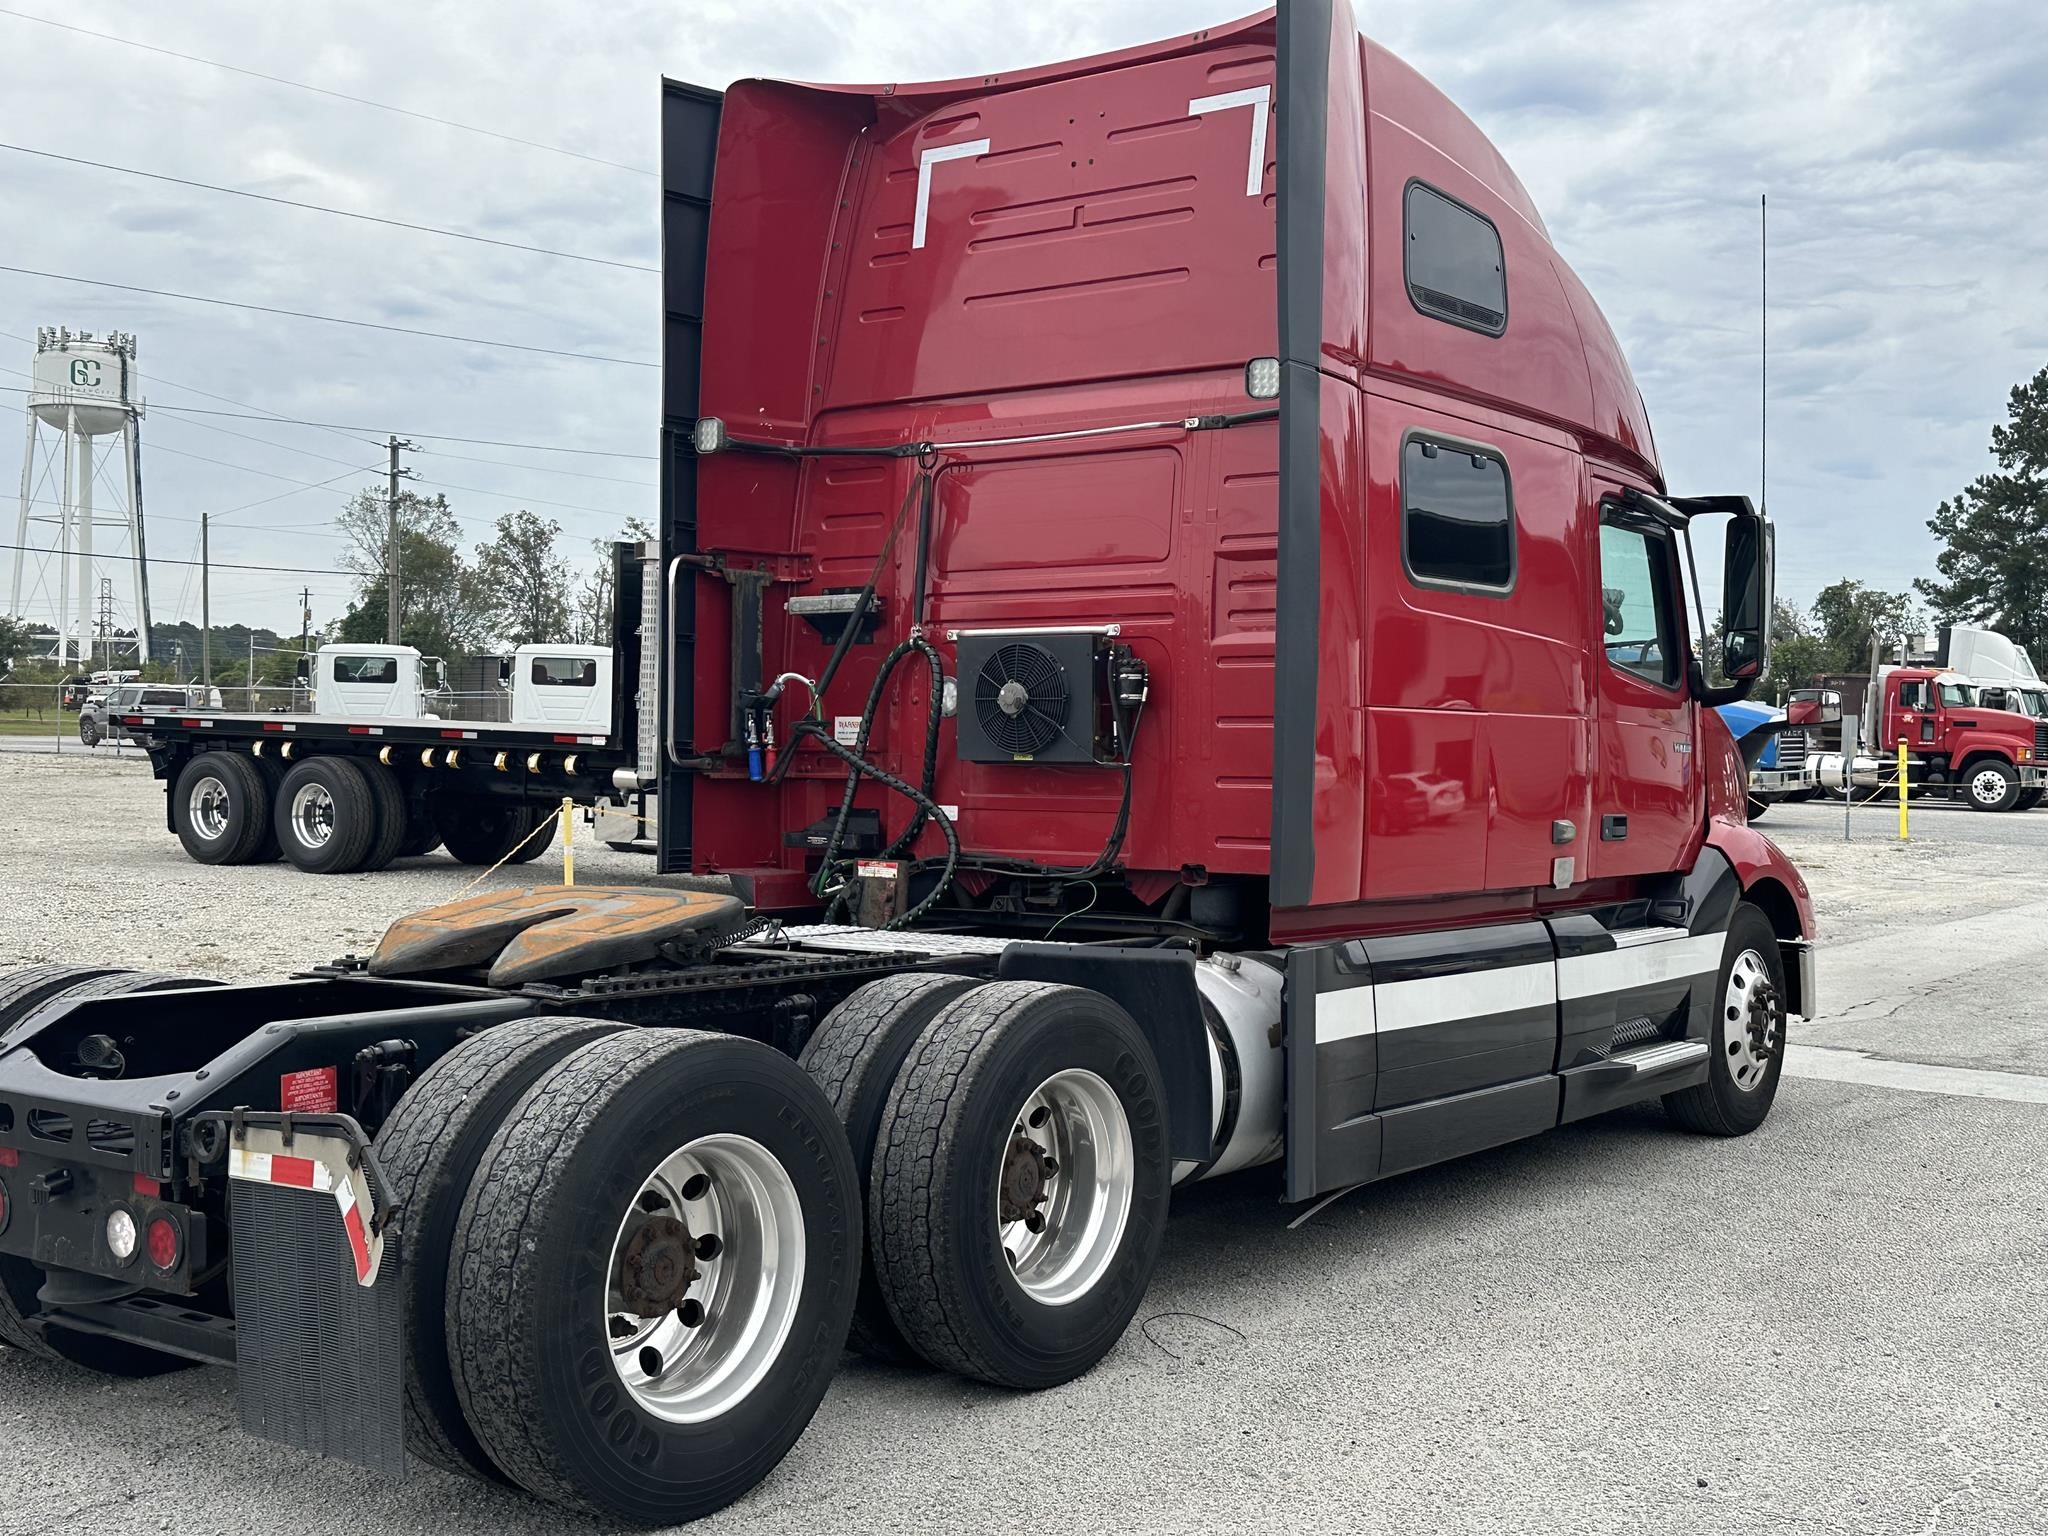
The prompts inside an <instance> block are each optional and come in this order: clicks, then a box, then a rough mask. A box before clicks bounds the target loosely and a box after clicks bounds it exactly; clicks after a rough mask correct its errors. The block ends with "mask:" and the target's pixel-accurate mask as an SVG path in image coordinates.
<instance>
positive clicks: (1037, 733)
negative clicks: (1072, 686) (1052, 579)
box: [974, 642, 1072, 757]
mask: <svg viewBox="0 0 2048 1536" xmlns="http://www.w3.org/2000/svg"><path fill="white" fill-rule="evenodd" d="M1071 704H1072V699H1071V696H1070V695H1069V693H1068V690H1067V673H1066V669H1065V668H1064V667H1062V666H1061V665H1060V664H1059V662H1058V661H1057V660H1055V659H1054V658H1053V656H1052V654H1051V653H1050V652H1049V651H1047V650H1046V649H1045V648H1044V647H1043V646H1038V645H1030V644H1026V643H1022V642H1011V643H1010V644H1007V645H999V646H997V647H996V648H995V649H994V650H993V651H991V652H990V653H989V655H988V659H987V660H985V661H984V662H982V664H981V670H980V671H979V672H978V673H976V674H975V678H974V718H975V721H976V722H977V723H978V724H979V725H980V726H981V729H982V733H983V734H984V735H985V736H986V737H987V738H988V740H989V744H990V745H991V746H993V747H995V748H997V749H998V750H999V751H1002V752H1005V753H1007V754H1008V755H1010V756H1011V757H1037V756H1038V755H1039V754H1040V753H1042V752H1044V751H1045V750H1046V749H1047V748H1048V747H1051V746H1054V745H1055V744H1057V743H1058V742H1059V741H1060V740H1061V739H1062V738H1063V737H1064V736H1065V735H1066V734H1067V714H1068V711H1069V709H1070V707H1071Z"/></svg>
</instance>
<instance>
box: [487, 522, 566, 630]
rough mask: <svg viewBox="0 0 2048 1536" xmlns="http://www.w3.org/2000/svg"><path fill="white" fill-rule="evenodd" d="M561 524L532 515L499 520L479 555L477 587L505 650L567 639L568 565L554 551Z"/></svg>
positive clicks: (559, 535)
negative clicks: (487, 606) (486, 603)
mask: <svg viewBox="0 0 2048 1536" xmlns="http://www.w3.org/2000/svg"><path fill="white" fill-rule="evenodd" d="M561 533H562V525H561V524H560V523H557V522H554V521H552V520H547V521H543V520H542V519H540V518H538V517H536V516H534V515H533V513H531V512H508V513H506V514H505V515H504V516H503V517H501V518H499V519H498V530H497V537H496V538H495V539H494V540H492V542H490V543H489V544H479V545H478V546H477V551H476V577H477V582H478V585H479V586H480V587H481V588H482V590H483V591H484V592H485V593H486V594H488V602H489V608H490V615H491V628H492V631H493V632H494V633H495V634H496V635H497V637H498V640H499V642H500V643H501V644H503V645H504V646H506V647H507V648H510V647H513V646H520V645H545V644H548V643H550V642H557V641H562V640H566V639H568V638H569V562H568V561H567V560H565V559H563V558H562V556H561V554H560V553H559V552H558V551H557V550H556V548H555V540H556V539H558V538H560V537H561Z"/></svg>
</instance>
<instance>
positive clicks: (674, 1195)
mask: <svg viewBox="0 0 2048 1536" xmlns="http://www.w3.org/2000/svg"><path fill="white" fill-rule="evenodd" d="M647 1216H670V1217H673V1218H675V1219H677V1220H680V1221H681V1222H682V1224H683V1226H684V1227H685V1228H686V1229H687V1231H688V1232H689V1234H690V1236H691V1239H692V1247H693V1248H694V1251H695V1258H694V1264H695V1267H696V1269H697V1277H696V1279H695V1280H694V1281H693V1282H691V1283H690V1284H689V1285H688V1286H687V1287H686V1288H684V1289H683V1291H682V1299H681V1300H680V1302H679V1303H678V1305H677V1306H675V1307H674V1308H673V1309H670V1310H667V1311H663V1312H661V1313H659V1314H658V1315H655V1316H651V1317H650V1316H643V1315H641V1314H640V1313H638V1312H636V1311H633V1310H631V1309H630V1308H629V1307H628V1306H627V1305H626V1301H625V1296H626V1276H627V1273H628V1258H627V1255H628V1251H629V1248H630V1247H631V1244H632V1241H633V1238H634V1235H635V1232H636V1231H637V1229H638V1228H639V1226H640V1224H641V1222H642V1220H643V1219H644V1218H645V1217H647ZM707 1238H708V1239H711V1240H712V1242H711V1243H709V1244H707V1243H706V1241H705V1240H706V1239H707ZM803 1279H804V1212H803V1201H802V1199H801V1198H800V1197H799V1196H798V1194H797V1190H796V1184H795V1182H794V1181H793V1180H792V1179H791V1178H790V1176H789V1173H788V1171H787V1170H786V1169H784V1168H783V1166H782V1164H781V1163H780V1162H779V1161H778V1160H777V1159H776V1157H775V1155H774V1154H773V1153H772V1152H770V1151H769V1150H768V1149H767V1148H766V1147H764V1146H762V1145H761V1144H760V1143H759V1142H757V1141H753V1140H750V1139H749V1138H747V1137H745V1136H732V1135H716V1136H700V1137H699V1138H698V1139H697V1140H695V1141H693V1142H690V1143H689V1144H688V1145H686V1146H683V1147H679V1148H678V1149H677V1150H676V1151H674V1152H672V1153H670V1154H669V1155H668V1157H666V1158H664V1159H663V1160H662V1162H661V1165H660V1166H659V1167H657V1168H656V1169H655V1170H654V1172H653V1173H651V1174H649V1175H648V1176H647V1178H646V1179H645V1180H643V1181H642V1182H641V1185H640V1189H639V1192H638V1193H637V1194H636V1195H635V1196H634V1197H633V1201H632V1203H631V1204H630V1205H629V1206H628V1207H627V1210H626V1213H625V1215H624V1216H623V1218H621V1220H620V1222H619V1230H618V1235H617V1237H616V1238H615V1239H614V1240H613V1243H612V1258H611V1268H610V1272H609V1274H608V1275H607V1277H606V1284H605V1299H604V1307H605V1311H604V1317H603V1319H602V1321H603V1326H604V1334H605V1338H606V1341H607V1343H608V1344H609V1346H610V1349H611V1357H612V1369H613V1370H614V1371H616V1372H617V1373H618V1377H619V1380H620V1382H622V1383H623V1384H624V1386H625V1388H626V1390H627V1391H628V1392H629V1393H631V1394H632V1397H633V1400H634V1401H635V1402H637V1403H638V1404H639V1405H640V1406H641V1407H642V1408H644V1409H646V1410H647V1411H648V1412H649V1413H651V1414H653V1415H655V1416H656V1417H657V1418H661V1419H666V1420H668V1421H670V1422H671V1423H676V1424H696V1423H701V1422H703V1421H704V1420H707V1419H715V1418H717V1417H718V1416H719V1415H720V1414H723V1413H727V1412H730V1411H731V1410H732V1409H733V1408H734V1407H735V1406H737V1405H738V1404H739V1403H740V1402H741V1401H742V1400H743V1399H744V1398H745V1397H746V1396H747V1395H748V1394H749V1393H750V1392H752V1391H753V1390H754V1389H755V1388H756V1387H758V1386H759V1385H760V1384H761V1380H762V1378H763V1377H764V1376H766V1375H767V1374H768V1372H769V1369H770V1368H771V1367H772V1366H773V1365H774V1364H775V1362H776V1361H777V1360H778V1359H780V1358H781V1356H782V1349H783V1345H784V1343H785V1342H786V1341H787V1339H788V1338H789V1332H790V1328H791V1327H792V1325H794V1323H795V1321H796V1314H797V1307H798V1304H799V1302H800V1301H801V1300H802V1295H803Z"/></svg>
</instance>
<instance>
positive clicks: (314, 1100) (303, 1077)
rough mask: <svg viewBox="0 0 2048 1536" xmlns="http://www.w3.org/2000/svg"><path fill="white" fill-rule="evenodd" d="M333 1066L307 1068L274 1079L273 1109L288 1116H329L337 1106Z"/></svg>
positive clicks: (338, 1103) (337, 1096) (337, 1099)
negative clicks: (274, 1101) (275, 1104)
mask: <svg viewBox="0 0 2048 1536" xmlns="http://www.w3.org/2000/svg"><path fill="white" fill-rule="evenodd" d="M335 1077H336V1073H335V1069H334V1068H333V1067H308V1068H307V1069H306V1070H305V1071H303V1072H287V1073H285V1074H284V1076H282V1077H280V1078H279V1079H278V1080H277V1107H278V1108H279V1109H281V1110H283V1111H284V1112H285V1113H286V1114H288V1115H331V1114H333V1113H334V1111H335V1110H336V1109H337V1108H338V1107H339V1105H340V1099H339V1095H338V1092H337V1089H336V1083H335Z"/></svg>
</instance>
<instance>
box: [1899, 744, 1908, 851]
mask: <svg viewBox="0 0 2048 1536" xmlns="http://www.w3.org/2000/svg"><path fill="white" fill-rule="evenodd" d="M1906 836H1907V834H1906V738H1905V737H1903V736H1901V737H1900V738H1899V841H1900V842H1902V843H1903V842H1905V841H1906Z"/></svg>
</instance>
